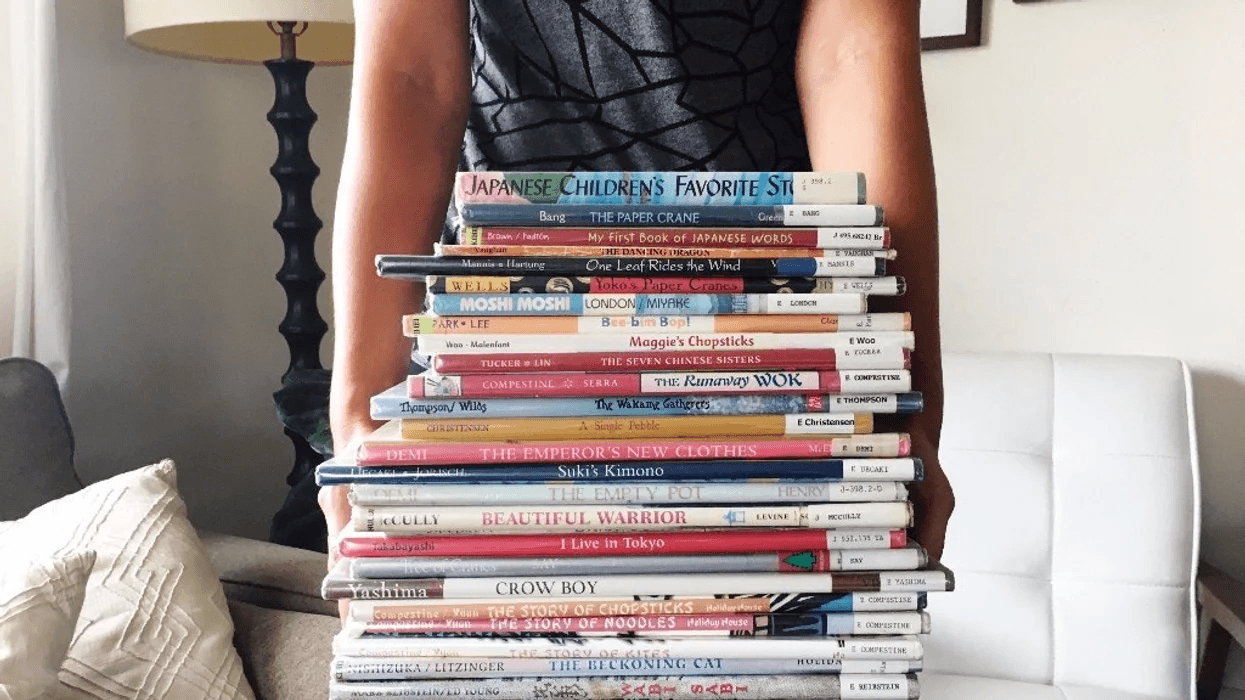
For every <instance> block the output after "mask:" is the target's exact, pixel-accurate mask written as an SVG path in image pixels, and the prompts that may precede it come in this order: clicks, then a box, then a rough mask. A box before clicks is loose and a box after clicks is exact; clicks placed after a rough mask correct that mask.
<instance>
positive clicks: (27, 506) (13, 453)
mask: <svg viewBox="0 0 1245 700" xmlns="http://www.w3.org/2000/svg"><path fill="white" fill-rule="evenodd" d="M73 453H74V441H73V431H72V429H71V427H70V424H69V419H68V416H67V415H66V413H65V408H64V405H63V404H62V402H61V397H60V393H59V391H58V389H57V386H56V380H55V378H54V377H53V376H52V373H51V372H50V371H48V369H47V368H46V367H44V366H43V365H41V364H39V363H37V362H33V361H31V360H26V359H22V358H7V359H0V521H3V520H14V519H17V518H20V517H22V516H24V515H25V514H26V513H28V512H29V511H30V510H31V509H33V508H35V507H37V506H39V505H42V504H43V503H46V502H48V501H50V500H53V499H56V498H59V497H61V496H64V495H67V494H69V493H72V492H74V491H76V490H77V489H79V488H81V487H82V485H83V484H82V481H81V480H80V479H79V478H78V475H77V473H76V472H75V471H74V466H73ZM199 534H200V537H201V539H202V540H203V543H204V545H205V546H206V547H207V550H208V553H209V555H210V556H211V558H212V563H213V564H215V565H216V568H217V570H218V571H219V572H220V579H221V583H222V584H223V586H224V589H225V595H226V597H227V598H228V600H229V609H230V612H231V613H232V615H233V620H234V626H235V632H234V644H235V646H236V647H237V649H238V652H239V654H240V655H241V656H242V662H243V665H244V667H245V670H246V674H247V678H248V680H249V681H250V682H251V686H252V688H254V690H255V695H256V697H258V698H260V700H295V699H297V700H308V699H310V700H314V699H315V698H327V697H328V667H329V661H330V659H331V654H330V641H331V639H332V636H333V634H334V633H336V632H337V630H338V629H339V622H338V618H337V606H336V604H335V603H333V602H331V601H325V600H322V599H321V598H320V593H319V590H320V580H321V579H322V578H323V576H324V555H322V554H317V553H314V552H308V551H305V550H301V549H294V548H291V547H283V546H280V545H275V544H271V543H268V542H261V541H258V540H250V539H245V538H242V537H234V536H231V535H223V534H219V533H213V532H206V531H200V533H199Z"/></svg>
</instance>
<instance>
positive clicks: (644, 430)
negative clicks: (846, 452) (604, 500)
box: [401, 413, 873, 440]
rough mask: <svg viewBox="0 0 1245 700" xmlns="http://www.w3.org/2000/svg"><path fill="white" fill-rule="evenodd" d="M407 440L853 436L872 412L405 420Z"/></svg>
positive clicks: (869, 425)
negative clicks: (536, 436)
mask: <svg viewBox="0 0 1245 700" xmlns="http://www.w3.org/2000/svg"><path fill="white" fill-rule="evenodd" d="M401 421H402V437H403V438H405V439H407V440H522V439H524V438H527V437H530V436H532V435H539V436H541V438H542V439H545V440H583V439H591V440H628V439H631V438H637V437H651V438H674V437H684V438H698V437H731V436H737V435H754V436H755V435H774V436H782V435H853V434H865V433H871V432H873V414H872V413H825V414H819V415H809V414H788V415H777V416H775V415H754V416H650V417H636V418H588V417H575V418H502V417H493V418H431V419H425V418H403V419H401Z"/></svg>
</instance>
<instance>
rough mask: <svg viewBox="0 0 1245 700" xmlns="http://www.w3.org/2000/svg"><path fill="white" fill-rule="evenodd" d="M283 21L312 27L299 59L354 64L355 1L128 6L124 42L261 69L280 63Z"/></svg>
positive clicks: (176, 1)
mask: <svg viewBox="0 0 1245 700" xmlns="http://www.w3.org/2000/svg"><path fill="white" fill-rule="evenodd" d="M396 1H399V2H409V1H412V0H396ZM414 1H415V2H424V1H426V0H414ZM281 21H286V22H298V23H300V25H301V24H302V23H303V22H306V23H307V28H306V31H305V32H304V33H303V34H301V35H300V36H299V37H298V57H299V58H302V59H304V60H307V61H312V62H313V63H317V64H319V65H322V66H333V65H342V64H346V63H350V59H351V55H352V53H353V51H354V27H353V23H354V12H353V10H352V9H351V5H350V0H215V1H212V0H125V37H126V39H127V40H129V42H130V43H132V44H134V45H135V46H137V47H139V48H141V49H145V50H147V51H151V52H154V53H159V54H165V55H167V56H175V57H178V58H188V59H193V60H197V61H215V62H219V63H262V62H263V61H266V60H268V59H270V58H277V57H279V56H280V55H281V54H280V50H281V45H280V42H279V41H278V40H277V38H276V37H274V36H273V32H272V30H270V29H269V28H268V23H269V22H274V23H275V22H281ZM300 28H301V27H300Z"/></svg>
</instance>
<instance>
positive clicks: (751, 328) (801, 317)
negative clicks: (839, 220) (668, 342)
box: [402, 294, 912, 338]
mask: <svg viewBox="0 0 1245 700" xmlns="http://www.w3.org/2000/svg"><path fill="white" fill-rule="evenodd" d="M834 296H835V295H832V294H822V295H818V297H816V298H823V297H834ZM459 297H460V298H465V296H464V295H459ZM908 330H912V318H911V316H910V315H909V314H907V313H885V314H740V315H712V316H678V315H676V316H670V315H665V314H661V315H653V316H643V315H635V316H483V317H480V316H429V315H424V314H409V315H406V316H403V317H402V334H403V335H405V336H406V337H408V338H414V337H417V336H421V335H429V334H436V333H449V334H455V333H511V334H512V333H561V334H566V333H583V334H587V335H592V334H599V333H643V332H645V331H647V332H650V333H826V332H837V331H908Z"/></svg>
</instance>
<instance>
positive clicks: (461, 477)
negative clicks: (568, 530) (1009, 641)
mask: <svg viewBox="0 0 1245 700" xmlns="http://www.w3.org/2000/svg"><path fill="white" fill-rule="evenodd" d="M924 478H925V470H924V466H923V465H922V464H921V460H920V459H917V458H914V457H895V458H880V459H879V458H860V459H792V460H787V459H779V460H720V461H701V462H587V463H565V464H517V465H516V464H493V465H487V466H478V467H477V466H453V467H359V466H355V465H351V464H343V463H340V462H337V461H335V460H329V461H327V462H323V463H321V464H320V465H318V466H317V467H316V483H317V484H319V485H320V486H331V485H335V484H350V483H355V482H359V483H372V484H418V483H431V484H479V483H496V484H530V483H541V482H546V481H567V480H570V481H583V482H628V481H655V482H670V481H747V480H749V479H790V480H792V481H793V482H798V481H799V480H801V479H821V480H825V481H905V482H906V481H921V480H922V479H924Z"/></svg>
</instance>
